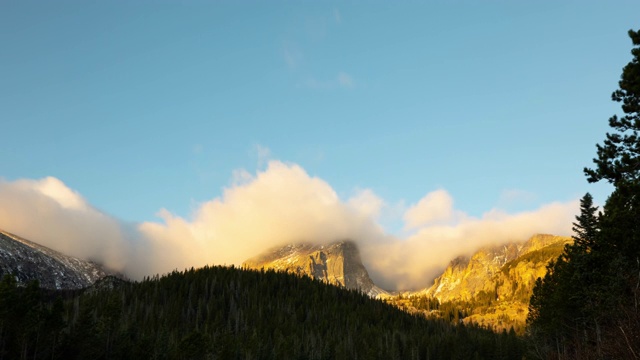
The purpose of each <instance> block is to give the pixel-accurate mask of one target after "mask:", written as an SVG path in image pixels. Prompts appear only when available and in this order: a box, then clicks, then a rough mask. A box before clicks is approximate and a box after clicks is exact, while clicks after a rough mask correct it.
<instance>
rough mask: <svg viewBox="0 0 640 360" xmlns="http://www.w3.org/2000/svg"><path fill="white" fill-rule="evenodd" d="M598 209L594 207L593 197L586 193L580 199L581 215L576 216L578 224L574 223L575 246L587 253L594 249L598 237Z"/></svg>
mask: <svg viewBox="0 0 640 360" xmlns="http://www.w3.org/2000/svg"><path fill="white" fill-rule="evenodd" d="M596 211H598V207H597V206H594V205H593V197H592V196H591V194H589V193H586V194H585V195H584V196H583V197H582V199H580V215H578V216H576V220H577V222H574V223H573V231H574V233H575V235H574V236H573V240H574V241H575V246H576V247H577V248H579V249H580V250H582V251H584V252H587V251H590V250H592V249H593V246H594V245H595V244H596V236H597V235H598V231H599V228H598V226H599V225H598V215H597V214H596Z"/></svg>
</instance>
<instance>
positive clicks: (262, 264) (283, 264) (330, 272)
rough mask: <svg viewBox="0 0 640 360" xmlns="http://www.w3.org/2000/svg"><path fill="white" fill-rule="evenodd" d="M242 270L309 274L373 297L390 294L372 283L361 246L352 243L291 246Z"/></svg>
mask: <svg viewBox="0 0 640 360" xmlns="http://www.w3.org/2000/svg"><path fill="white" fill-rule="evenodd" d="M242 267H243V268H246V269H257V270H260V269H265V270H267V269H273V270H276V271H284V272H289V273H293V274H296V275H299V276H304V275H306V276H309V277H311V278H313V279H317V280H321V281H324V282H326V283H329V284H333V285H337V286H340V287H344V288H347V289H354V290H360V291H362V292H363V293H366V294H368V295H369V296H371V297H384V296H388V295H389V293H388V292H386V291H385V290H383V289H380V288H379V287H377V286H376V285H375V284H374V283H373V281H371V279H370V278H369V273H368V272H367V269H366V268H365V267H364V265H363V264H362V261H361V260H360V253H359V251H358V247H357V246H356V244H355V243H353V242H350V241H340V242H335V243H331V244H328V245H313V244H310V243H300V244H290V245H286V246H283V247H279V248H274V249H271V250H270V251H267V252H265V253H263V254H261V255H258V256H256V257H253V258H251V259H248V260H246V261H245V262H244V263H243V264H242Z"/></svg>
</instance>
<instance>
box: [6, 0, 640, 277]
mask: <svg viewBox="0 0 640 360" xmlns="http://www.w3.org/2000/svg"><path fill="white" fill-rule="evenodd" d="M637 14H640V2H637V1H613V2H602V1H563V2H558V1H536V2H533V1H531V2H525V1H517V2H515V1H484V2H477V1H462V0H460V1H451V2H449V1H429V2H416V1H406V2H385V1H374V2H368V3H366V4H365V3H361V2H329V1H320V2H309V1H298V2H293V1H288V2H250V1H243V2H226V1H212V2H205V1H180V2H178V1H159V2H150V1H137V2H129V1H110V2H104V1H61V2H46V1H11V0H7V1H3V2H1V3H0V44H2V46H0V128H1V129H2V131H1V132H0V228H3V229H5V230H8V231H14V232H16V233H18V234H20V235H24V236H26V235H29V236H31V237H32V238H34V240H36V241H39V242H42V243H45V244H46V245H48V246H51V247H53V248H55V249H59V250H64V251H67V252H72V253H74V254H75V256H80V257H88V258H93V259H98V260H101V261H104V262H106V263H108V264H110V265H111V266H112V267H113V268H117V269H120V270H123V269H124V270H126V271H129V272H130V273H131V274H133V276H134V277H140V276H141V275H142V274H145V273H148V272H153V271H156V272H162V271H168V270H171V269H173V267H181V266H189V264H195V265H202V264H204V263H210V262H214V263H239V262H241V261H242V258H243V257H244V258H248V257H249V256H252V255H255V254H254V253H255V252H256V251H258V250H261V249H263V248H266V247H268V246H271V245H274V244H279V243H281V242H287V241H295V240H297V239H302V238H305V240H309V241H322V242H326V241H332V240H334V238H337V237H349V238H356V239H354V240H356V241H359V242H360V243H361V247H362V250H361V251H362V252H363V260H364V261H365V265H368V268H369V269H370V272H372V273H375V276H377V278H378V279H379V282H381V283H384V284H386V285H387V288H393V287H396V288H399V287H419V286H423V285H424V284H426V283H428V282H429V281H430V280H431V279H427V278H429V277H430V276H432V275H433V274H435V273H436V272H437V269H439V268H441V267H442V266H444V265H446V261H448V260H449V259H450V256H453V255H456V254H457V253H459V252H460V251H462V250H460V249H466V250H469V249H472V248H477V247H478V246H480V245H483V244H487V243H489V242H491V241H494V240H495V241H507V240H513V239H514V238H522V237H526V236H529V235H528V234H531V235H532V234H533V233H536V232H553V233H559V234H561V235H570V228H571V224H570V223H571V221H572V220H573V216H575V214H576V211H577V200H578V199H579V198H580V197H581V196H582V195H583V194H584V193H585V192H587V191H589V192H591V193H592V194H593V195H594V197H595V200H596V202H597V203H599V204H602V203H603V202H604V201H605V200H606V196H607V194H608V193H609V192H610V188H609V187H608V186H607V185H606V184H588V183H587V182H586V180H585V177H584V175H583V173H582V169H583V167H585V166H590V165H591V159H592V158H593V157H594V156H595V144H596V143H598V142H601V141H602V140H603V139H604V135H605V133H606V132H607V131H608V126H607V120H608V118H609V117H610V116H611V115H613V114H616V113H620V110H619V105H618V104H616V103H614V102H612V101H611V92H612V91H614V90H615V89H616V88H617V81H618V80H619V78H620V73H621V69H622V67H623V66H624V65H625V64H626V63H627V62H628V61H629V60H630V59H631V55H630V53H629V51H630V49H631V41H630V39H629V38H628V36H627V35H626V32H627V31H628V30H629V29H632V28H635V29H637V28H638V27H639V24H638V19H637ZM96 229H101V230H100V231H99V234H97V233H98V231H96ZM505 229H509V230H508V231H507V230H505ZM445 239H449V240H445ZM145 249H146V250H148V249H154V250H153V251H151V252H150V253H152V254H156V258H154V260H147V261H146V262H144V261H142V262H141V261H139V259H140V256H141V255H140V254H141V253H144V250H145ZM433 249H439V250H433ZM442 249H445V250H442ZM418 250H419V251H418ZM466 250H465V251H466ZM415 253H419V254H420V256H417V255H416V254H415ZM225 254H228V255H225ZM383 254H387V255H388V256H387V259H386V260H385V261H386V263H383V262H382V261H380V257H381V256H383ZM409 258H411V260H408V259H409ZM158 259H163V260H162V261H161V262H162V263H166V264H167V265H159V264H158V263H159V262H160V260H158ZM177 259H179V260H177ZM136 261H137V263H136ZM403 263H406V264H414V265H411V266H410V265H407V268H406V269H400V270H399V268H401V267H402V266H400V265H399V264H403ZM394 269H395V270H394ZM389 274H391V275H389ZM425 279H427V280H425Z"/></svg>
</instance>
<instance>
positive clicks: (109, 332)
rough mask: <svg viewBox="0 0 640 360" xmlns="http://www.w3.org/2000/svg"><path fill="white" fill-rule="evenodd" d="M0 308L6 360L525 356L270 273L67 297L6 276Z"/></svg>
mask: <svg viewBox="0 0 640 360" xmlns="http://www.w3.org/2000/svg"><path fill="white" fill-rule="evenodd" d="M106 281H109V280H108V279H107V280H106ZM61 297H63V298H64V300H63V301H61V300H60V299H61ZM0 299H2V304H0V309H2V312H1V313H0V315H1V317H0V325H1V326H2V332H1V333H0V334H1V338H0V349H1V351H2V358H4V359H14V358H29V359H45V358H46V359H51V358H54V359H55V358H60V359H518V358H520V357H521V355H522V352H523V349H522V344H521V343H520V340H519V339H517V338H516V337H515V336H513V334H511V335H509V334H507V333H502V334H495V333H493V332H491V331H488V330H484V329H480V328H477V327H473V326H465V325H463V324H460V325H458V326H453V325H451V324H449V323H447V322H445V321H441V320H427V319H425V318H424V317H423V316H413V315H410V314H407V313H406V312H403V311H401V310H399V309H397V308H395V307H393V306H390V305H387V304H385V303H383V302H381V301H379V300H374V299H371V298H370V297H368V296H367V295H365V294H362V293H360V292H357V291H354V290H346V289H343V288H339V287H336V286H333V285H327V284H324V283H322V282H320V281H317V280H312V279H310V278H308V277H298V276H295V275H292V274H285V273H276V272H273V271H266V272H261V271H253V270H240V269H235V268H228V267H206V268H203V269H199V270H193V269H192V270H189V271H185V272H173V273H171V274H168V275H166V276H162V277H154V278H151V279H145V280H144V281H142V282H139V283H127V282H123V281H121V280H118V281H116V282H113V283H107V284H103V283H102V282H101V283H98V285H97V288H94V289H92V290H91V291H84V292H75V293H73V292H72V293H69V292H67V293H58V292H50V291H49V292H42V291H41V290H39V289H38V288H37V287H36V286H35V285H34V284H31V285H30V286H29V287H27V288H19V287H17V286H16V283H15V281H14V280H13V278H12V277H11V276H7V277H5V278H4V280H3V282H2V284H1V286H0ZM55 299H58V300H55Z"/></svg>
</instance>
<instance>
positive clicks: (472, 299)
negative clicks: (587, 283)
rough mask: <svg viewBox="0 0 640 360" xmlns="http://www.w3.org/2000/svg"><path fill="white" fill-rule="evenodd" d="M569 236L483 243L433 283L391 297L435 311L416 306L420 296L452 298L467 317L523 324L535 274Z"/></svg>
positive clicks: (496, 323) (453, 305) (492, 324)
mask: <svg viewBox="0 0 640 360" xmlns="http://www.w3.org/2000/svg"><path fill="white" fill-rule="evenodd" d="M571 242H572V239H571V238H569V237H563V236H554V235H535V236H533V237H531V238H530V239H528V240H527V241H525V242H523V243H516V242H513V243H508V244H504V245H500V246H493V247H485V248H482V249H480V250H478V251H477V252H476V253H474V254H473V255H472V256H471V257H458V258H456V259H454V260H452V261H451V263H450V264H449V266H448V267H447V268H446V269H445V270H444V272H443V273H442V275H440V276H439V277H437V278H436V279H435V280H434V284H433V285H432V286H431V287H429V288H427V289H425V290H422V291H419V292H413V293H406V294H405V297H404V298H397V299H394V300H393V301H394V302H395V303H396V304H397V305H398V306H401V307H405V308H408V309H409V310H410V311H421V312H425V313H426V314H432V315H437V314H438V311H436V312H433V311H430V310H429V311H425V310H428V309H422V308H420V307H419V306H418V307H416V306H414V305H415V304H420V303H421V302H420V301H418V300H417V298H421V297H425V298H435V299H437V300H438V301H439V303H440V304H445V303H446V304H448V305H445V306H444V308H446V309H449V310H450V309H452V308H457V309H458V310H459V312H460V314H461V317H463V318H464V321H465V322H474V323H478V324H481V325H486V326H490V327H493V328H496V329H508V328H510V327H512V326H513V327H515V328H516V329H522V328H523V326H524V323H525V320H526V316H527V313H528V303H529V298H530V297H531V294H532V291H533V286H534V284H535V281H536V279H537V278H538V277H542V276H544V274H545V273H546V266H547V264H548V263H549V261H551V260H553V259H556V258H557V257H558V256H559V255H560V254H561V253H562V251H563V249H564V246H565V244H569V243H571ZM408 297H409V298H411V297H413V298H414V299H413V300H411V299H409V298H408ZM422 303H424V301H422ZM412 304H413V305H412ZM442 308H443V307H442V306H441V307H440V309H442Z"/></svg>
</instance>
